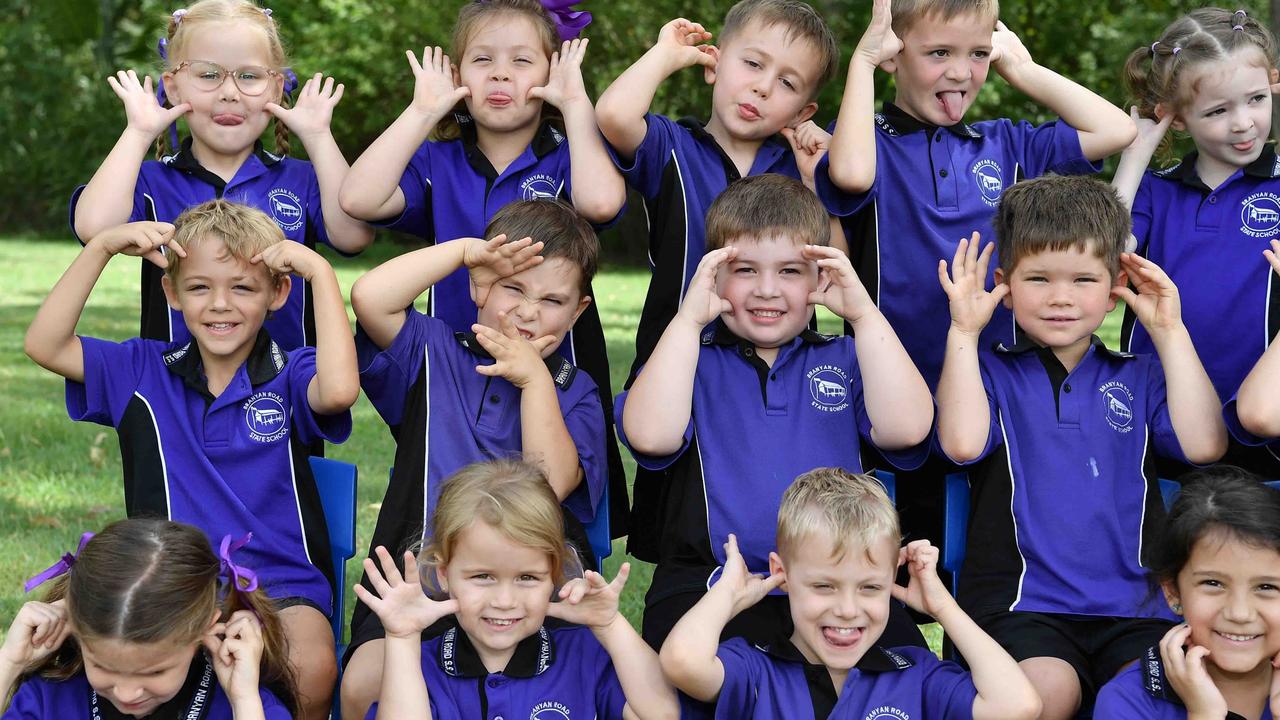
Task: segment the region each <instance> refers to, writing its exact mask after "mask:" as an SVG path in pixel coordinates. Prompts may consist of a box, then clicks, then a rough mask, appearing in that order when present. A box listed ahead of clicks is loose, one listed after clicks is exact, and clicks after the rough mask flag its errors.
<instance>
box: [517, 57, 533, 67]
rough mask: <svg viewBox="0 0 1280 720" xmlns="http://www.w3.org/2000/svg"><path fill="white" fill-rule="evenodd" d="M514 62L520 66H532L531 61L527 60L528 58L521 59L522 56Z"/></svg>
mask: <svg viewBox="0 0 1280 720" xmlns="http://www.w3.org/2000/svg"><path fill="white" fill-rule="evenodd" d="M516 62H518V63H520V64H522V65H529V64H532V63H533V60H531V59H529V58H527V57H523V56H522V57H518V58H516Z"/></svg>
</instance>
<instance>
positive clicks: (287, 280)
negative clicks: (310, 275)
mask: <svg viewBox="0 0 1280 720" xmlns="http://www.w3.org/2000/svg"><path fill="white" fill-rule="evenodd" d="M292 288H293V277H292V276H290V275H285V276H283V277H281V278H280V280H279V282H277V283H276V288H275V297H273V298H271V305H270V308H271V310H272V311H273V312H274V311H276V310H279V309H280V308H282V307H284V304H285V303H286V302H288V301H289V290H290V289H292Z"/></svg>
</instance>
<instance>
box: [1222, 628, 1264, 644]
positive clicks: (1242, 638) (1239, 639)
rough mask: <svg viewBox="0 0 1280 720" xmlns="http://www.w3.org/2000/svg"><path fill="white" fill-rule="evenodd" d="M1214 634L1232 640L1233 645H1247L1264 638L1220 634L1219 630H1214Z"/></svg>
mask: <svg viewBox="0 0 1280 720" xmlns="http://www.w3.org/2000/svg"><path fill="white" fill-rule="evenodd" d="M1213 633H1214V634H1215V635H1217V636H1218V637H1221V638H1226V639H1227V640H1230V641H1231V642H1233V643H1247V642H1252V641H1254V640H1257V639H1258V638H1260V637H1262V636H1261V635H1236V634H1233V633H1224V632H1218V631H1217V630H1214V631H1213Z"/></svg>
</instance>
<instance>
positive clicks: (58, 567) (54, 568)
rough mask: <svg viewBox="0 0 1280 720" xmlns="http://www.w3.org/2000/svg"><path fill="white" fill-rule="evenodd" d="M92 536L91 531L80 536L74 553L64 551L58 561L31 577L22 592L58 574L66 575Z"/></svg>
mask: <svg viewBox="0 0 1280 720" xmlns="http://www.w3.org/2000/svg"><path fill="white" fill-rule="evenodd" d="M92 537H93V533H91V532H87V533H84V534H83V535H81V536H80V546H79V547H77V548H76V552H75V554H74V555H73V554H71V553H65V554H64V555H63V556H62V557H61V558H59V560H58V562H56V563H54V564H52V565H50V566H49V567H47V568H45V569H44V570H43V571H41V572H40V573H39V574H38V575H36V576H35V577H33V578H31V579H30V580H28V581H27V582H26V584H24V585H23V586H22V591H23V592H31V591H32V590H34V589H36V588H37V587H39V586H40V585H41V584H42V583H44V582H46V581H49V580H52V579H54V578H56V577H58V576H59V575H66V574H67V573H69V572H71V567H72V566H73V565H75V564H76V560H78V559H79V558H80V553H82V552H84V546H85V545H88V544H89V539H90V538H92Z"/></svg>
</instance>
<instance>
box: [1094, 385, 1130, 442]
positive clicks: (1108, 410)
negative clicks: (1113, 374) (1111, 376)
mask: <svg viewBox="0 0 1280 720" xmlns="http://www.w3.org/2000/svg"><path fill="white" fill-rule="evenodd" d="M1098 392H1100V393H1102V413H1103V414H1102V416H1103V417H1104V418H1106V420H1107V424H1108V425H1110V426H1111V429H1112V430H1115V431H1116V432H1118V433H1127V432H1129V431H1130V430H1132V429H1133V393H1132V392H1131V391H1130V390H1129V388H1128V387H1126V386H1125V384H1124V383H1122V382H1118V381H1112V382H1109V383H1103V384H1102V387H1100V388H1098Z"/></svg>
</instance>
